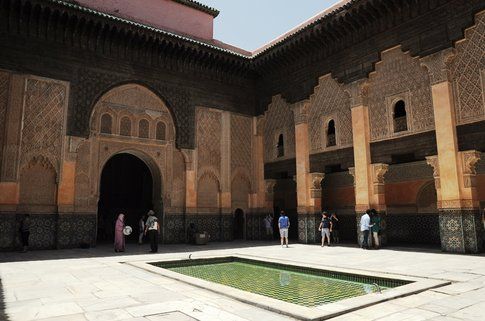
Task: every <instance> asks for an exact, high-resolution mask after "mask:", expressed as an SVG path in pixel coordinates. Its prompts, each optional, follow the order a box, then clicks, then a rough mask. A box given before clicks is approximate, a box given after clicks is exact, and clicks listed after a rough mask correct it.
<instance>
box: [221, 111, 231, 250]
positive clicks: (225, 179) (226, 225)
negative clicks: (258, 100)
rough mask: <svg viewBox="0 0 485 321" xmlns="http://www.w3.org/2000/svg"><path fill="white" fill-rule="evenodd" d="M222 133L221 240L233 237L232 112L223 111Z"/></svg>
mask: <svg viewBox="0 0 485 321" xmlns="http://www.w3.org/2000/svg"><path fill="white" fill-rule="evenodd" d="M221 131H222V133H221V134H222V135H221V195H220V220H219V228H220V235H221V241H230V240H232V239H233V230H234V229H233V225H234V220H233V214H232V200H231V198H232V197H231V113H229V112H227V111H225V112H223V113H222V129H221Z"/></svg>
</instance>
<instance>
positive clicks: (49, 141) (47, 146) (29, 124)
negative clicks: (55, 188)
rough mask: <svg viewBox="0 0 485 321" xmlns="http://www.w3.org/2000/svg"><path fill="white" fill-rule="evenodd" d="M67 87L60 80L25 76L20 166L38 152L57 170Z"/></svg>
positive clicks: (60, 152) (62, 134) (62, 135)
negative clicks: (26, 77)
mask: <svg viewBox="0 0 485 321" xmlns="http://www.w3.org/2000/svg"><path fill="white" fill-rule="evenodd" d="M66 97H67V86H66V85H65V84H63V83H59V82H54V81H49V80H44V79H39V78H28V79H27V80H26V91H25V103H24V114H23V126H22V141H21V144H22V147H21V161H20V165H21V167H22V166H24V165H26V164H28V163H29V162H30V160H31V159H32V158H33V157H35V156H37V155H42V156H43V157H45V158H47V159H49V160H50V161H51V163H52V166H53V167H54V169H55V170H56V172H57V173H59V172H60V164H61V157H62V143H63V137H64V133H65V130H64V119H65V112H66V108H65V107H66Z"/></svg>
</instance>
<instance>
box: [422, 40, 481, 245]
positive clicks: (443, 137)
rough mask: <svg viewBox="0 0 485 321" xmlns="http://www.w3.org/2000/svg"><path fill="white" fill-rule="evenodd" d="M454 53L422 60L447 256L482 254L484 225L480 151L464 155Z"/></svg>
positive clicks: (439, 54) (437, 190) (441, 54)
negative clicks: (426, 77)
mask: <svg viewBox="0 0 485 321" xmlns="http://www.w3.org/2000/svg"><path fill="white" fill-rule="evenodd" d="M453 59H454V52H453V49H447V50H443V51H440V52H438V53H436V54H432V55H429V56H427V57H424V58H422V59H421V63H422V65H423V66H424V67H426V68H427V70H428V72H429V76H430V80H431V94H432V102H433V112H434V121H435V130H436V145H437V150H438V155H436V156H432V157H428V158H427V161H428V164H430V165H431V166H433V168H434V176H435V182H436V183H437V184H436V192H437V194H438V200H439V201H438V209H439V213H440V238H441V249H442V250H443V251H446V252H456V253H478V252H480V251H481V243H482V242H481V230H482V224H481V219H480V213H479V206H478V205H479V204H478V200H477V197H476V188H475V186H474V180H475V175H476V173H475V164H476V163H477V162H478V160H479V159H480V153H478V152H476V151H460V150H459V149H458V136H457V133H456V117H455V106H454V99H453V91H452V85H451V82H450V79H449V63H450V61H452V60H453Z"/></svg>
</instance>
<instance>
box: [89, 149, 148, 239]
mask: <svg viewBox="0 0 485 321" xmlns="http://www.w3.org/2000/svg"><path fill="white" fill-rule="evenodd" d="M152 208H153V178H152V174H151V172H150V169H149V168H148V166H147V165H146V164H145V163H144V162H143V161H142V160H141V159H139V158H138V157H136V156H133V155H131V154H118V155H115V156H113V157H112V158H111V159H110V160H109V161H108V162H107V163H106V165H105V166H104V168H103V172H102V174H101V184H100V195H99V203H98V235H97V241H98V243H99V242H111V241H113V239H114V225H115V222H116V219H117V217H118V214H120V213H124V214H125V224H126V225H128V226H131V227H132V229H133V233H132V234H131V235H130V236H128V237H127V238H126V240H127V241H135V240H137V239H138V221H139V219H140V217H141V216H142V215H143V214H146V213H147V212H148V211H149V210H150V209H152Z"/></svg>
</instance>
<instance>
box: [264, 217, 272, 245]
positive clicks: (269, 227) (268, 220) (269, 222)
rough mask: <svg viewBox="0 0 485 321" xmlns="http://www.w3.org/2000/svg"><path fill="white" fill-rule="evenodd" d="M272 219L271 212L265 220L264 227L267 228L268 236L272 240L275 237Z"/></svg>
mask: <svg viewBox="0 0 485 321" xmlns="http://www.w3.org/2000/svg"><path fill="white" fill-rule="evenodd" d="M272 221H273V220H272V219H271V216H270V215H269V214H268V215H267V216H266V217H265V218H264V220H263V224H264V228H265V229H266V238H268V239H270V240H271V239H272V238H273V227H272V223H273V222H272Z"/></svg>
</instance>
